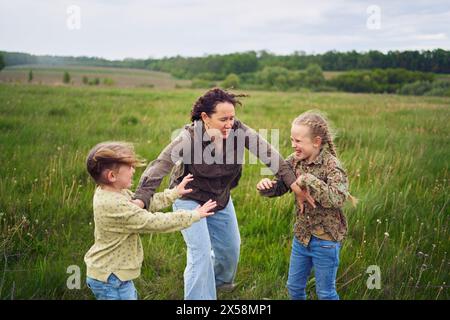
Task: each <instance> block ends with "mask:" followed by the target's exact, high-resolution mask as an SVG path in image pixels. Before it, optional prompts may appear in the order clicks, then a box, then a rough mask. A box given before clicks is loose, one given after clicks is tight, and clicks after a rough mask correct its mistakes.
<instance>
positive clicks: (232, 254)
mask: <svg viewBox="0 0 450 320" xmlns="http://www.w3.org/2000/svg"><path fill="white" fill-rule="evenodd" d="M198 205H199V204H198V203H197V202H196V201H193V200H184V199H177V200H176V201H175V202H174V204H173V210H175V211H176V210H179V209H185V210H194V209H195V208H196V207H197V206H198ZM181 233H182V234H183V238H184V241H185V242H186V246H187V265H186V269H185V270H184V298H185V299H186V300H215V299H217V296H216V287H219V286H221V285H223V284H228V283H232V282H233V280H234V277H235V275H236V270H237V265H238V261H239V251H240V245H241V238H240V235H239V228H238V224H237V219H236V213H235V211H234V206H233V201H232V200H231V198H230V201H229V202H228V204H227V206H226V207H225V208H224V209H222V210H220V211H216V213H215V214H214V215H212V216H209V217H207V218H203V219H201V220H200V221H197V222H195V223H193V224H192V225H191V226H190V227H189V228H186V229H184V230H182V231H181Z"/></svg>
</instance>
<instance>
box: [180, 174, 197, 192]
mask: <svg viewBox="0 0 450 320" xmlns="http://www.w3.org/2000/svg"><path fill="white" fill-rule="evenodd" d="M192 180H194V178H193V176H192V174H190V173H189V174H188V175H187V176H186V177H184V178H183V180H181V182H180V184H179V185H178V186H177V192H178V194H179V195H180V196H182V195H185V194H187V193H189V192H192V189H186V185H187V184H188V183H189V182H191V181H192Z"/></svg>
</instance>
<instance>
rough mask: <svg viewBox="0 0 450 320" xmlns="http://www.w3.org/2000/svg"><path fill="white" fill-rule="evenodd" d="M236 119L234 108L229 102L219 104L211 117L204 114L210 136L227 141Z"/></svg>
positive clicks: (203, 117)
mask: <svg viewBox="0 0 450 320" xmlns="http://www.w3.org/2000/svg"><path fill="white" fill-rule="evenodd" d="M234 117H235V112H234V106H233V104H231V103H229V102H219V103H218V104H217V105H216V109H215V112H214V113H213V114H211V116H208V115H207V114H206V113H205V112H202V120H203V122H204V123H205V125H206V128H207V130H208V134H209V135H214V136H215V137H217V138H219V137H220V138H222V139H226V138H228V136H229V135H230V132H231V128H232V127H233V124H234Z"/></svg>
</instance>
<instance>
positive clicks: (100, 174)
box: [86, 141, 145, 184]
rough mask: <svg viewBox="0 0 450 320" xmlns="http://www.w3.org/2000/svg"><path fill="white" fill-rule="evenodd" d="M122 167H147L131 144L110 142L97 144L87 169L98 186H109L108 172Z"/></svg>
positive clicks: (88, 161)
mask: <svg viewBox="0 0 450 320" xmlns="http://www.w3.org/2000/svg"><path fill="white" fill-rule="evenodd" d="M120 165H130V166H134V167H142V166H145V161H144V160H143V159H141V158H140V157H139V156H137V155H136V153H135V152H134V147H133V145H132V144H131V143H127V142H121V141H108V142H102V143H99V144H97V145H96V146H95V147H93V148H92V149H91V151H89V154H88V156H87V159H86V167H87V171H88V172H89V174H90V176H91V177H92V179H94V181H95V182H96V183H97V184H108V180H107V178H106V176H105V174H104V173H105V171H106V170H108V169H109V170H117V169H118V168H119V167H120Z"/></svg>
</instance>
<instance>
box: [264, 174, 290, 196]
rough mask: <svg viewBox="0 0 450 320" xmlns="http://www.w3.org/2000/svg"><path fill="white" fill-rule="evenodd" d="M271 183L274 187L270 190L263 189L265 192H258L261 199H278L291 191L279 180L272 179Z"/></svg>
mask: <svg viewBox="0 0 450 320" xmlns="http://www.w3.org/2000/svg"><path fill="white" fill-rule="evenodd" d="M273 181H275V182H276V183H275V185H274V186H273V187H272V188H270V189H265V190H258V191H259V194H260V195H261V196H263V197H269V198H273V197H280V196H282V195H283V194H285V193H286V192H288V191H291V189H290V188H288V187H287V186H286V185H285V184H284V182H283V180H281V179H278V178H276V179H274V180H273Z"/></svg>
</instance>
